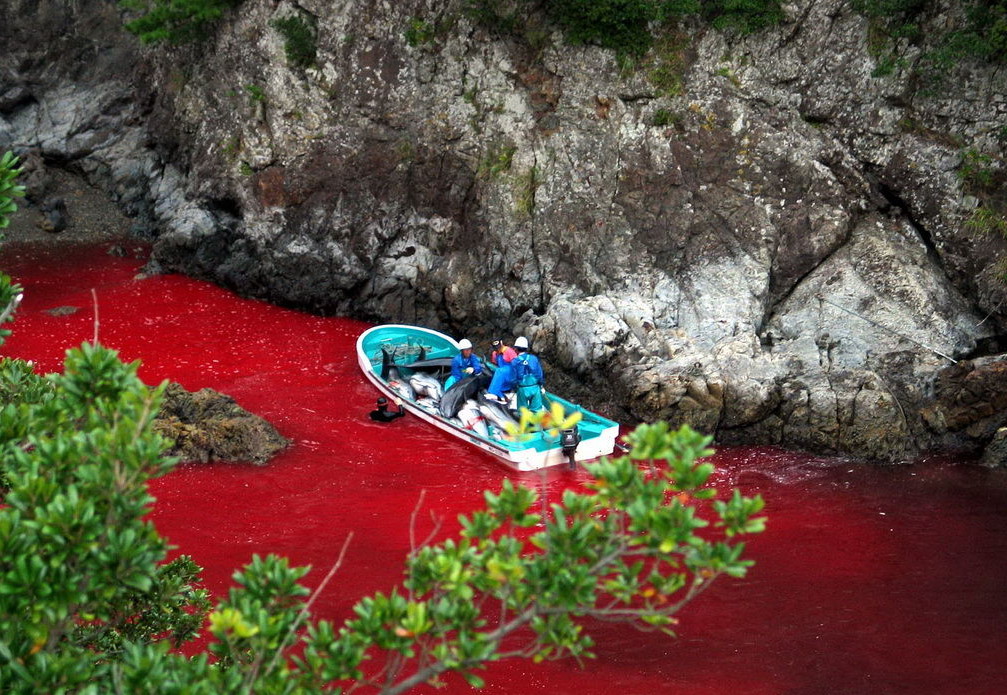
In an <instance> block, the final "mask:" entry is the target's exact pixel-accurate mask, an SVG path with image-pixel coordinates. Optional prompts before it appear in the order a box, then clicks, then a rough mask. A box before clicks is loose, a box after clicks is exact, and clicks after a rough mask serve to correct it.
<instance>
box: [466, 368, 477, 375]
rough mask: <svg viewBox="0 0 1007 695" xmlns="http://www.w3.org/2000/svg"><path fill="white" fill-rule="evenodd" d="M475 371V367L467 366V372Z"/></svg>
mask: <svg viewBox="0 0 1007 695" xmlns="http://www.w3.org/2000/svg"><path fill="white" fill-rule="evenodd" d="M474 371H475V369H474V368H472V367H466V368H465V373H466V374H471V373H472V372H474Z"/></svg>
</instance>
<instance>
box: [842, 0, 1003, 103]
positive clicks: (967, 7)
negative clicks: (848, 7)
mask: <svg viewBox="0 0 1007 695" xmlns="http://www.w3.org/2000/svg"><path fill="white" fill-rule="evenodd" d="M852 7H853V9H854V10H855V11H857V12H859V13H860V14H862V15H864V16H865V17H867V18H869V19H870V20H871V39H870V46H869V47H870V49H871V50H872V52H873V53H874V55H875V57H876V58H877V60H878V64H877V67H876V68H875V71H874V75H875V76H876V77H880V76H885V75H889V74H891V73H892V72H894V70H895V68H897V67H907V66H908V63H907V62H906V60H905V59H904V58H903V57H901V54H900V49H899V48H898V46H899V44H900V43H908V44H910V45H911V44H921V43H923V42H924V41H926V43H928V44H929V45H931V46H933V48H930V49H928V50H926V51H925V52H924V53H923V54H922V55H921V56H920V58H919V60H918V61H917V63H916V64H915V65H914V66H912V67H913V74H917V75H919V76H920V77H921V78H922V81H923V84H924V86H925V88H926V89H928V90H932V89H934V88H936V87H939V86H940V84H941V83H943V81H944V80H945V79H946V77H947V76H948V74H949V73H950V71H951V70H952V69H953V68H954V67H955V66H956V65H957V64H959V63H962V62H966V61H982V62H987V63H994V64H997V63H1003V62H1004V61H1005V60H1007V0H965V2H963V3H962V4H961V7H960V8H959V10H960V11H959V12H957V13H951V14H950V15H948V16H949V17H950V18H951V22H952V23H951V25H950V26H943V25H942V26H939V27H936V26H934V25H933V22H930V23H928V20H932V19H933V17H934V16H935V9H936V8H935V5H934V3H933V2H932V1H931V0H853V2H852ZM942 17H943V15H942Z"/></svg>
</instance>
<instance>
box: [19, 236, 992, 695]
mask: <svg viewBox="0 0 1007 695" xmlns="http://www.w3.org/2000/svg"><path fill="white" fill-rule="evenodd" d="M109 246H110V245H109V244H108V243H105V244H98V245H90V246H61V247H60V246H54V245H43V246H37V245H36V246H28V245H18V244H15V243H8V244H6V245H5V246H4V247H3V248H0V269H3V271H4V272H6V273H8V274H10V275H11V276H13V277H14V279H15V280H16V281H17V282H20V283H21V284H22V285H23V286H24V287H25V298H24V302H23V305H22V307H21V309H20V311H19V312H18V318H17V321H16V323H15V324H14V335H13V336H12V337H11V338H10V339H9V340H8V342H7V343H6V344H5V345H4V346H3V347H2V348H0V351H2V354H3V355H6V356H13V357H21V358H25V359H31V360H34V362H35V364H36V365H37V367H36V368H37V370H38V371H40V372H51V371H58V370H60V369H61V365H62V361H63V357H64V353H65V351H66V350H67V349H68V348H70V347H75V346H78V345H80V344H81V343H82V342H84V341H89V340H92V339H93V337H94V335H95V334H96V333H97V335H98V339H99V340H100V342H101V343H103V344H104V345H106V346H109V347H111V348H114V349H116V350H118V351H119V353H120V355H121V357H122V358H123V359H125V360H127V361H132V360H140V361H141V367H140V371H139V373H140V376H141V377H142V378H143V379H144V380H145V381H146V382H147V383H151V384H154V383H158V382H160V381H162V380H164V379H170V380H173V381H177V382H180V383H181V384H182V385H183V386H185V387H186V388H188V389H189V390H196V389H199V388H203V387H211V388H214V389H217V390H219V391H222V392H224V393H227V394H229V395H231V396H232V397H234V398H235V399H236V400H237V401H238V403H240V404H241V405H242V406H244V407H246V408H248V409H249V410H251V411H253V412H256V413H258V414H260V415H262V416H264V417H266V418H267V419H269V420H270V421H272V422H273V423H274V424H275V425H276V426H277V427H278V428H279V430H280V431H281V432H282V433H283V434H284V435H285V436H287V437H288V438H290V439H291V440H293V445H292V446H291V447H290V448H289V449H288V450H286V451H285V452H284V453H282V454H281V455H280V456H279V457H278V458H276V459H275V460H273V461H272V462H271V463H270V464H268V465H267V466H263V467H256V466H252V465H248V464H242V463H214V464H182V465H180V466H178V467H177V468H176V469H175V470H174V471H172V472H171V473H169V474H168V475H167V476H165V477H163V478H161V479H158V480H156V481H154V482H153V483H152V491H153V494H154V495H155V496H156V498H157V502H156V504H155V506H154V507H153V510H152V512H151V518H152V519H153V520H154V522H155V523H156V525H157V527H158V529H159V530H160V532H161V533H162V534H164V535H165V536H167V537H168V538H169V539H170V541H171V543H172V544H173V545H174V546H176V550H175V551H174V552H176V553H186V554H189V555H191V556H193V558H194V559H195V560H196V562H197V563H199V564H200V565H202V566H203V567H204V568H205V573H204V577H205V583H206V586H207V587H208V588H209V589H210V590H211V591H212V592H213V593H214V594H216V595H222V594H223V593H225V592H226V590H227V588H228V587H229V586H231V583H232V579H231V575H232V573H233V571H234V570H235V569H236V568H238V567H239V566H241V565H242V564H244V563H246V562H248V561H249V559H250V558H251V556H252V555H253V554H254V553H258V554H265V553H270V552H272V553H279V554H282V555H286V556H288V557H290V558H291V560H292V562H293V563H295V564H308V565H311V566H312V567H313V570H312V572H311V573H310V574H309V575H308V576H307V577H306V579H305V583H306V584H308V585H309V586H312V587H313V586H316V585H317V584H318V582H320V581H321V578H322V577H323V576H324V575H325V573H326V572H327V571H328V569H329V568H330V567H331V566H332V565H333V563H335V561H336V559H337V557H338V555H339V551H340V548H341V547H342V546H343V544H344V542H345V541H346V540H347V538H349V537H350V536H351V534H352V538H351V539H350V541H349V546H348V550H347V554H346V558H345V561H344V563H343V564H342V566H341V567H340V568H339V570H338V573H337V574H336V576H335V579H334V580H333V581H332V582H331V583H330V584H329V585H328V587H327V588H326V590H325V592H324V593H323V594H322V595H321V596H320V598H319V599H318V601H317V602H316V604H315V606H314V613H315V614H316V615H318V616H322V617H328V618H333V619H341V618H343V617H346V616H347V615H348V614H349V611H350V607H351V606H352V604H353V603H354V602H355V601H356V600H357V599H358V598H360V597H362V596H364V595H366V594H368V593H371V592H374V591H376V590H382V591H387V590H389V589H390V588H391V587H393V586H394V585H395V584H396V583H397V582H398V581H399V580H400V579H401V571H402V570H401V568H402V561H403V559H404V557H405V555H406V553H407V552H408V550H409V547H410V535H411V531H410V528H411V525H412V535H413V536H415V537H418V538H421V539H422V538H424V537H426V536H427V534H428V533H430V532H431V531H433V530H435V529H436V530H437V535H438V537H444V536H446V535H450V534H451V533H453V532H454V531H455V530H457V520H456V517H457V515H458V514H459V513H464V512H470V511H472V510H473V509H475V508H477V507H478V506H480V504H481V502H482V491H483V490H484V489H496V488H498V487H499V485H500V483H501V481H503V480H504V479H505V478H510V479H511V480H513V481H514V482H519V483H524V484H527V485H531V486H535V487H536V488H539V489H541V490H542V491H544V494H545V495H546V496H547V498H548V499H549V500H555V499H558V497H559V495H560V494H561V493H562V491H563V490H564V489H565V488H567V487H571V486H577V485H579V484H581V483H582V482H583V481H584V479H585V477H586V474H585V473H584V472H583V471H577V472H574V473H571V472H567V471H565V470H557V471H550V472H549V473H547V474H545V475H540V474H516V473H513V472H510V471H509V470H508V469H506V468H505V467H503V466H502V465H501V464H499V463H497V462H496V461H495V460H494V459H493V458H492V457H490V456H488V455H486V454H483V453H480V452H479V451H476V450H475V449H473V448H471V447H469V446H466V445H465V444H464V443H461V442H458V441H455V440H453V439H452V438H450V437H449V436H447V435H445V434H443V433H441V432H439V431H437V430H435V429H433V428H431V427H429V426H427V425H425V424H424V423H422V422H421V421H419V420H417V419H415V418H412V417H406V418H403V419H400V420H397V421H395V422H393V423H390V424H379V423H375V422H372V421H371V420H370V419H368V417H367V413H368V411H369V410H370V409H371V408H372V407H373V403H374V399H375V397H376V396H377V394H376V393H375V391H374V390H373V388H372V387H371V386H369V385H368V384H367V382H366V381H365V380H364V379H363V377H362V376H361V374H360V372H359V368H358V367H357V364H356V360H355V355H354V341H355V339H356V338H357V336H358V335H359V334H360V333H361V331H363V330H364V329H365V328H367V325H366V324H364V323H360V322H358V321H353V320H349V319H345V318H332V317H328V318H323V317H318V316H312V315H308V314H305V313H300V312H297V311H292V310H288V309H283V308H278V307H275V306H271V305H269V304H266V303H263V302H259V301H254V300H249V299H243V298H240V297H237V296H235V295H234V294H232V293H230V292H228V291H226V290H223V289H220V288H219V287H215V286H213V285H211V284H207V283H205V282H201V281H197V280H193V279H190V278H187V277H182V276H178V275H157V276H151V277H142V276H138V273H139V271H140V268H141V266H142V264H143V258H144V257H145V255H146V249H144V248H142V247H140V246H139V245H137V244H135V243H134V242H128V241H126V242H120V246H119V248H121V249H124V250H125V251H126V255H125V256H116V255H109V254H108V253H107V250H108V248H109ZM54 310H56V311H54ZM713 462H714V463H715V464H716V466H717V473H716V475H715V478H716V483H717V486H718V487H719V488H721V489H724V490H728V489H730V488H731V487H732V486H739V487H740V488H741V489H742V491H743V492H745V493H746V494H761V495H763V497H764V498H765V499H766V503H767V508H766V513H767V515H768V517H769V525H768V529H767V531H766V532H765V533H764V534H762V535H761V536H758V537H756V538H754V539H752V540H751V541H750V542H749V544H748V548H747V553H746V554H747V556H748V557H750V558H751V559H754V560H755V561H756V565H755V567H754V568H753V569H752V570H751V571H750V573H749V575H748V576H747V577H746V578H744V579H742V580H730V579H725V580H723V581H722V582H721V583H720V585H719V586H715V587H714V588H713V589H711V590H710V591H709V592H707V593H706V594H704V595H702V596H701V597H700V598H699V599H697V600H696V601H695V602H694V603H693V604H691V605H689V606H688V607H686V609H685V610H684V611H683V612H682V613H681V614H680V615H679V618H680V620H681V622H680V624H679V626H678V633H679V637H678V639H670V638H667V637H663V636H660V635H657V634H654V633H642V632H638V631H636V630H634V629H632V628H629V627H626V626H613V625H608V624H589V626H588V627H589V632H590V633H591V634H592V636H593V637H594V638H595V640H596V642H597V648H596V649H595V652H596V654H597V658H595V659H592V660H588V661H585V662H584V663H583V664H582V665H580V664H578V663H576V662H575V661H572V660H563V661H559V662H552V663H546V664H539V665H534V664H531V663H528V662H524V661H508V662H502V663H498V664H494V665H492V666H491V667H490V668H489V669H488V671H487V672H486V676H485V677H486V682H487V685H486V688H485V689H484V691H483V692H487V693H518V692H520V693H522V694H523V695H529V694H531V693H543V694H546V693H548V694H550V695H554V694H556V693H577V694H578V695H593V694H598V695H603V694H604V695H608V694H610V693H613V692H618V693H621V694H623V695H631V694H633V693H640V694H641V695H642V694H649V693H690V694H691V695H702V694H707V693H708V694H717V695H719V694H734V693H746V694H749V695H752V694H762V693H765V694H767V695H768V694H780V693H786V694H790V695H803V694H809V695H810V694H812V693H851V694H853V693H856V694H860V693H907V694H908V693H971V694H983V693H990V694H993V693H1003V692H1007V686H1005V682H1007V678H1005V677H1007V473H1005V472H1003V471H988V470H985V469H982V468H979V467H977V466H975V465H970V464H967V463H960V462H956V461H953V460H949V459H947V458H941V459H937V458H933V459H924V460H921V461H917V462H915V463H913V464H907V465H902V466H887V467H878V466H871V465H867V464H864V463H861V462H856V461H851V460H844V459H838V458H823V457H813V456H809V455H805V454H800V453H794V452H788V451H784V450H780V449H774V448H763V447H759V448H756V447H750V448H730V449H724V450H721V451H720V452H718V454H717V455H716V456H715V457H713ZM411 520H413V521H412V522H411ZM470 691H472V689H471V688H470V687H469V686H468V685H467V684H465V683H464V682H463V681H462V680H461V679H453V678H449V679H448V682H447V687H446V688H445V689H444V690H442V691H441V692H447V693H462V692H470Z"/></svg>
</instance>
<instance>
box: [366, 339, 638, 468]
mask: <svg viewBox="0 0 1007 695" xmlns="http://www.w3.org/2000/svg"><path fill="white" fill-rule="evenodd" d="M458 351H459V347H458V343H457V342H456V341H455V340H454V339H453V338H451V337H450V336H447V335H444V334H443V333H439V332H437V331H434V330H431V329H429V328H422V327H420V326H404V325H398V324H385V325H381V326H375V327H374V328H370V329H368V330H366V331H364V332H363V333H362V334H361V335H360V337H359V338H358V339H357V360H358V362H359V364H360V368H361V370H363V372H364V376H366V377H367V379H369V380H370V381H371V383H373V384H374V385H375V386H376V387H377V388H378V390H379V391H381V393H382V394H384V395H385V396H387V397H390V398H399V399H401V400H402V406H403V408H405V410H406V411H407V412H409V413H412V414H413V415H415V416H417V417H419V418H420V419H422V420H425V421H426V422H429V423H430V424H432V425H434V426H435V427H439V428H440V429H442V430H444V431H445V432H447V433H448V434H451V435H454V436H455V437H458V438H460V439H463V440H465V441H467V442H469V443H470V444H473V445H474V446H477V447H478V448H480V449H482V450H483V451H487V452H489V453H491V454H493V455H494V456H496V457H497V458H499V459H500V460H501V461H503V462H504V463H505V464H507V465H508V466H510V467H511V468H514V469H516V470H519V471H533V470H538V469H540V468H545V467H548V466H556V465H561V464H567V465H570V466H573V465H575V462H576V461H589V460H591V459H596V458H598V457H599V456H607V455H609V454H611V453H612V451H613V450H614V449H615V446H616V437H618V435H619V425H618V423H616V422H613V421H612V420H609V419H607V418H604V417H602V416H601V415H598V414H596V413H592V412H590V411H588V410H585V409H584V408H581V407H580V406H579V405H577V404H576V403H571V402H570V401H568V400H566V399H564V398H561V397H559V396H557V395H555V394H551V393H546V394H545V401H546V402H547V403H559V404H560V405H562V406H563V409H564V411H565V413H566V414H567V415H570V414H572V413H575V412H579V413H580V414H581V420H580V422H579V423H578V424H577V425H576V426H575V427H573V428H571V429H567V430H563V432H562V433H560V434H558V435H556V434H553V433H550V432H549V431H548V430H546V431H540V432H532V433H530V434H524V435H519V436H512V435H510V434H509V433H508V432H507V431H506V421H513V420H514V414H513V412H512V411H510V410H508V409H507V408H506V407H504V406H501V405H498V404H495V403H493V402H491V401H489V400H487V399H485V398H484V397H483V389H484V388H485V386H486V382H488V377H486V378H484V379H483V380H480V379H479V377H469V378H467V379H463V380H462V381H460V382H458V383H457V384H454V385H453V386H451V388H449V389H447V390H446V391H445V390H444V381H445V378H446V377H447V376H448V375H449V373H450V369H451V367H450V365H451V359H452V358H453V357H454V356H455V355H456V354H458ZM487 367H488V369H487V371H489V369H492V365H487Z"/></svg>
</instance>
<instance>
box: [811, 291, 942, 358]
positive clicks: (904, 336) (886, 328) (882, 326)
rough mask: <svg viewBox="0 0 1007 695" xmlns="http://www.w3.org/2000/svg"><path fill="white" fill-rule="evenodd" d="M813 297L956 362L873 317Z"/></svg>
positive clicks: (820, 297) (830, 301)
mask: <svg viewBox="0 0 1007 695" xmlns="http://www.w3.org/2000/svg"><path fill="white" fill-rule="evenodd" d="M815 297H817V298H818V301H820V302H825V303H827V304H831V305H832V306H834V307H836V308H837V309H839V310H840V311H845V312H846V313H847V314H853V315H854V316H856V317H857V318H859V319H863V320H864V321H866V322H867V323H869V324H871V325H872V326H877V327H878V328H880V329H882V330H885V331H888V332H889V333H892V334H894V335H897V336H898V337H900V338H904V339H905V340H908V341H909V342H910V343H914V344H916V345H919V346H920V347H921V348H923V349H924V350H929V351H930V352H932V353H934V354H935V355H940V356H941V357H943V358H944V359H946V360H949V361H950V362H951V363H952V364H958V360H956V359H954V358H953V357H951V356H950V355H945V354H944V353H943V352H941V351H940V350H938V349H937V348H932V347H930V346H929V345H924V344H923V343H921V342H920V341H918V340H914V339H913V338H910V337H909V336H908V335H905V334H904V333H899V332H898V331H897V330H895V329H894V328H889V327H888V326H886V325H884V324H881V323H878V322H877V321H875V320H874V319H869V318H867V317H866V316H863V315H862V314H858V313H857V312H855V311H853V310H852V309H847V308H846V307H844V306H840V305H839V304H836V303H835V302H833V301H832V300H831V299H826V298H825V297H823V296H822V295H821V294H816V295H815Z"/></svg>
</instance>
